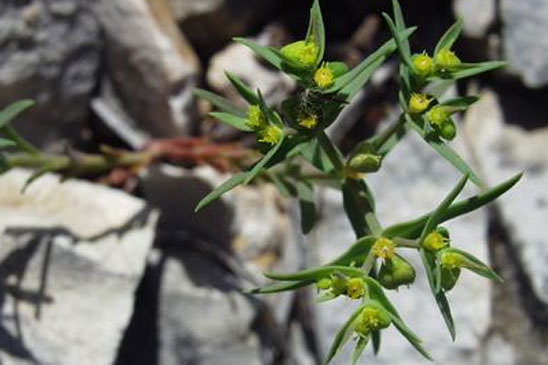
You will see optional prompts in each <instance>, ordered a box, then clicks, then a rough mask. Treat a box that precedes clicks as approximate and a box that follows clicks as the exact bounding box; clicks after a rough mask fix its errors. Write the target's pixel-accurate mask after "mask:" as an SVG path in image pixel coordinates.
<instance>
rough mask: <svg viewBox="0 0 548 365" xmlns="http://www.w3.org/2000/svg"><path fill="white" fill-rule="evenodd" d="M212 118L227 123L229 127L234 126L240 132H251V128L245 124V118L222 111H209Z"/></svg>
mask: <svg viewBox="0 0 548 365" xmlns="http://www.w3.org/2000/svg"><path fill="white" fill-rule="evenodd" d="M209 115H211V116H212V117H213V118H215V119H217V120H219V121H221V122H223V123H225V124H228V125H229V126H231V127H234V128H236V129H238V130H240V131H242V132H252V131H253V130H252V129H251V128H249V127H248V126H247V119H246V118H242V117H239V116H236V115H234V114H230V113H224V112H211V113H209Z"/></svg>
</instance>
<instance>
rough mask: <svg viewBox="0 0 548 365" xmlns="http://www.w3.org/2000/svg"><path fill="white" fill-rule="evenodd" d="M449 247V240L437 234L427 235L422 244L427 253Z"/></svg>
mask: <svg viewBox="0 0 548 365" xmlns="http://www.w3.org/2000/svg"><path fill="white" fill-rule="evenodd" d="M448 245H449V240H448V239H447V238H445V237H444V236H442V235H441V234H440V233H438V232H435V231H434V232H431V233H429V234H428V235H427V236H426V238H425V239H424V241H423V242H422V247H423V248H425V249H426V250H428V251H434V252H435V251H439V250H441V249H442V248H444V247H447V246H448Z"/></svg>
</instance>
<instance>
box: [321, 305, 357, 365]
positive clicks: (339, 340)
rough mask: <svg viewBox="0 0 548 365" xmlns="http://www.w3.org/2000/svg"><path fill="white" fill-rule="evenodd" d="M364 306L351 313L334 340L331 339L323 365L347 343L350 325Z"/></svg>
mask: <svg viewBox="0 0 548 365" xmlns="http://www.w3.org/2000/svg"><path fill="white" fill-rule="evenodd" d="M365 306H366V305H365V304H364V305H362V306H360V307H359V308H358V309H356V310H355V311H354V313H352V315H351V316H350V318H348V320H347V321H346V322H345V323H344V325H343V326H342V327H341V329H340V330H339V332H337V334H336V335H335V338H334V339H333V343H332V344H331V347H330V349H329V352H328V353H327V356H326V358H325V361H324V364H328V363H329V362H330V361H331V360H332V359H333V358H334V357H335V355H336V354H337V352H339V350H340V349H341V348H342V346H344V344H345V342H346V341H348V339H349V338H350V335H351V334H352V328H351V327H352V324H353V322H354V321H355V320H356V318H358V316H359V315H360V313H361V312H362V311H363V309H364V308H365Z"/></svg>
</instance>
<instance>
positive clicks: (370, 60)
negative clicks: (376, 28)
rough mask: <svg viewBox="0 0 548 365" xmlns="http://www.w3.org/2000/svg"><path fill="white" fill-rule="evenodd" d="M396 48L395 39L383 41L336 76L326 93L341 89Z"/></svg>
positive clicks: (406, 34) (410, 32)
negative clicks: (357, 62) (363, 57)
mask: <svg viewBox="0 0 548 365" xmlns="http://www.w3.org/2000/svg"><path fill="white" fill-rule="evenodd" d="M416 29H417V28H416V27H413V28H409V29H406V30H405V31H403V32H402V33H401V38H402V39H407V38H408V37H409V36H410V35H411V34H413V32H414V31H415V30H416ZM396 49H397V45H396V41H394V40H393V39H391V40H389V41H388V42H386V43H384V44H383V45H382V46H381V47H379V49H377V50H376V51H375V52H373V53H372V54H371V55H369V56H368V57H367V58H366V59H365V60H363V61H362V62H360V64H359V65H358V66H356V67H354V68H353V69H352V70H350V71H348V72H347V73H345V74H344V75H342V76H340V77H338V78H337V79H336V80H335V83H334V84H333V86H331V87H330V88H329V89H327V90H326V93H333V92H337V91H339V90H341V89H342V88H344V87H345V86H346V85H348V84H349V83H350V82H351V81H352V80H354V79H355V78H356V77H358V75H359V74H361V73H363V72H367V70H368V69H369V68H370V67H371V65H373V64H374V63H375V62H377V60H378V59H379V58H387V57H388V56H390V55H391V54H392V53H394V51H395V50H396Z"/></svg>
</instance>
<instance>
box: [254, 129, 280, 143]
mask: <svg viewBox="0 0 548 365" xmlns="http://www.w3.org/2000/svg"><path fill="white" fill-rule="evenodd" d="M281 138H282V130H281V129H280V128H279V127H277V126H275V125H269V126H266V127H265V128H263V129H261V130H260V131H259V142H263V143H268V144H271V145H275V144H276V143H278V142H279V141H280V139H281Z"/></svg>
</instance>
